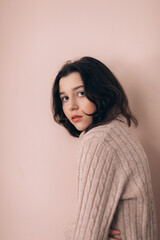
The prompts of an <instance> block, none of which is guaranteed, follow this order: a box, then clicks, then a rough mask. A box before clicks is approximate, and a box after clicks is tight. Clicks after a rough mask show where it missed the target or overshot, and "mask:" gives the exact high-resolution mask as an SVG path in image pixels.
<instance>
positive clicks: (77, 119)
mask: <svg viewBox="0 0 160 240" xmlns="http://www.w3.org/2000/svg"><path fill="white" fill-rule="evenodd" d="M71 118H72V121H73V122H77V121H79V120H80V119H81V118H82V116H80V115H73V116H72V117H71Z"/></svg>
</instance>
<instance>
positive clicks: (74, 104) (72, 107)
mask: <svg viewBox="0 0 160 240" xmlns="http://www.w3.org/2000/svg"><path fill="white" fill-rule="evenodd" d="M68 109H69V110H70V111H73V110H77V109H78V104H77V102H76V101H75V99H70V101H69V106H68Z"/></svg>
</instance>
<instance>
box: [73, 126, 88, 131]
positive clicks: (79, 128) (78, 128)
mask: <svg viewBox="0 0 160 240" xmlns="http://www.w3.org/2000/svg"><path fill="white" fill-rule="evenodd" d="M88 127H89V125H86V126H84V125H83V126H75V128H76V129H77V130H78V131H84V130H86V129H87V128H88Z"/></svg>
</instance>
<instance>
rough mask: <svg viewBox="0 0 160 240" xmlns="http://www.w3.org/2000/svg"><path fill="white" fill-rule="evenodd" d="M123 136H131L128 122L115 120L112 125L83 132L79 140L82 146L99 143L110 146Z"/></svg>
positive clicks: (108, 124) (104, 125) (100, 126)
mask: <svg viewBox="0 0 160 240" xmlns="http://www.w3.org/2000/svg"><path fill="white" fill-rule="evenodd" d="M122 134H127V135H128V134H130V132H129V127H128V125H127V123H126V122H124V121H119V120H118V119H115V120H113V121H111V122H110V123H106V124H103V125H99V126H96V127H94V128H92V129H90V130H89V131H88V132H86V133H85V132H82V133H81V135H80V137H79V139H80V143H81V144H86V143H87V142H99V143H101V144H105V145H108V143H110V142H112V141H113V140H115V139H116V138H119V137H120V135H122Z"/></svg>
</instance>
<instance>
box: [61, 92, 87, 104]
mask: <svg viewBox="0 0 160 240" xmlns="http://www.w3.org/2000/svg"><path fill="white" fill-rule="evenodd" d="M79 93H83V95H81V96H80V97H83V96H84V95H85V93H84V92H83V91H81V92H78V93H77V95H78V94H79ZM64 98H68V97H67V96H64V97H62V98H61V101H62V102H66V101H65V100H64ZM67 100H68V99H67Z"/></svg>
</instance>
